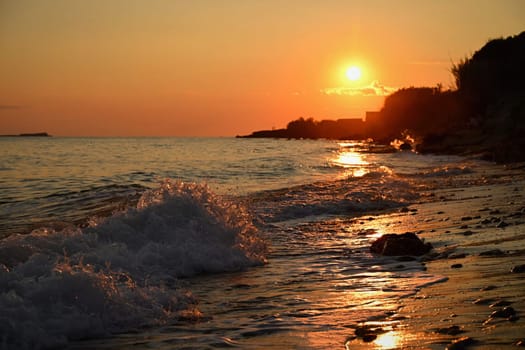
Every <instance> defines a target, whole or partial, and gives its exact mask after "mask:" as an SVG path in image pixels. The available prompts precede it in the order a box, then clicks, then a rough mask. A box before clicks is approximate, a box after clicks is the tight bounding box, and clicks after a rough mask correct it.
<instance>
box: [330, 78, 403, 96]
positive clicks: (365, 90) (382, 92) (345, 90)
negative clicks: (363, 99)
mask: <svg viewBox="0 0 525 350" xmlns="http://www.w3.org/2000/svg"><path fill="white" fill-rule="evenodd" d="M396 90H398V88H397V87H391V86H385V85H382V84H380V83H379V82H378V81H377V80H374V81H373V82H371V83H370V84H369V85H368V86H362V87H355V88H354V87H335V88H325V89H322V90H321V92H322V93H323V94H325V95H339V96H388V95H390V94H391V93H393V92H395V91H396Z"/></svg>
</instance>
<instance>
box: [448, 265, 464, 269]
mask: <svg viewBox="0 0 525 350" xmlns="http://www.w3.org/2000/svg"><path fill="white" fill-rule="evenodd" d="M450 267H451V268H452V269H460V268H462V267H463V264H453V265H451V266H450Z"/></svg>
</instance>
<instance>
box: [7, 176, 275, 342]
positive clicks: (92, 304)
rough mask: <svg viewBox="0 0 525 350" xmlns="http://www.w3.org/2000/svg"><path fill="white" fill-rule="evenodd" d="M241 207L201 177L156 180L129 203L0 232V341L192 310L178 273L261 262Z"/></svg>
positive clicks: (259, 244)
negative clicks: (97, 215) (100, 213)
mask: <svg viewBox="0 0 525 350" xmlns="http://www.w3.org/2000/svg"><path fill="white" fill-rule="evenodd" d="M265 253H266V243H265V242H264V241H263V239H262V238H261V237H260V236H259V233H258V231H257V230H256V228H255V227H254V226H253V225H252V223H251V218H250V216H249V215H248V214H247V213H246V212H245V210H244V209H243V208H242V207H241V206H239V205H236V204H234V203H231V202H228V201H224V200H223V199H221V198H220V197H218V196H216V195H214V194H213V193H212V192H211V191H210V190H209V189H208V188H207V187H206V186H203V185H197V184H186V183H182V182H176V181H171V180H166V181H165V182H163V183H162V184H161V186H160V187H159V188H157V189H155V190H149V191H146V192H145V193H144V194H143V195H142V197H141V198H140V200H139V201H138V204H137V206H136V208H130V209H128V210H126V211H123V212H120V213H116V214H114V215H112V216H110V217H108V218H103V219H93V220H91V224H90V226H89V227H87V228H84V229H79V228H66V229H63V230H61V231H56V230H53V229H49V228H40V229H38V230H35V231H33V232H32V233H30V234H28V235H11V236H9V237H7V238H5V239H3V240H2V241H0V310H2V312H1V314H0V344H1V347H2V348H13V349H15V348H17V349H20V348H31V349H38V348H49V347H55V346H59V345H63V344H66V343H67V342H68V341H69V340H73V339H81V338H90V337H101V336H106V335H108V334H111V333H116V332H123V331H130V330H133V329H137V328H140V327H144V326H154V325H159V324H166V323H169V322H173V321H176V320H178V319H181V318H183V319H187V318H190V319H193V318H198V317H199V316H200V312H199V311H198V309H197V303H196V300H195V299H194V298H193V296H192V294H191V292H190V291H189V290H188V289H187V284H186V283H185V282H184V281H183V280H181V279H180V278H181V277H188V276H192V275H195V274H198V273H210V272H222V271H234V270H241V269H243V268H246V267H249V266H254V265H260V264H263V263H264V262H265Z"/></svg>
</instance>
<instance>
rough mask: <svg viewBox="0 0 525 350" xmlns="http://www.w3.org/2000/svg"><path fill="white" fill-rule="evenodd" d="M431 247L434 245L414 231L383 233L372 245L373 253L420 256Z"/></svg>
mask: <svg viewBox="0 0 525 350" xmlns="http://www.w3.org/2000/svg"><path fill="white" fill-rule="evenodd" d="M431 249H432V245H431V244H430V243H423V241H422V240H420V239H419V237H418V236H417V235H416V234H415V233H413V232H406V233H403V234H402V235H397V234H386V235H383V236H381V237H379V238H378V239H377V240H376V241H375V242H373V243H372V246H371V247H370V251H371V252H372V253H376V254H381V255H387V256H396V255H411V256H420V255H423V254H426V253H428V252H429V251H430V250H431Z"/></svg>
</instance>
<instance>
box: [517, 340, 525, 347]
mask: <svg viewBox="0 0 525 350" xmlns="http://www.w3.org/2000/svg"><path fill="white" fill-rule="evenodd" d="M514 345H516V346H525V339H520V340H516V342H515V343H514Z"/></svg>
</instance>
